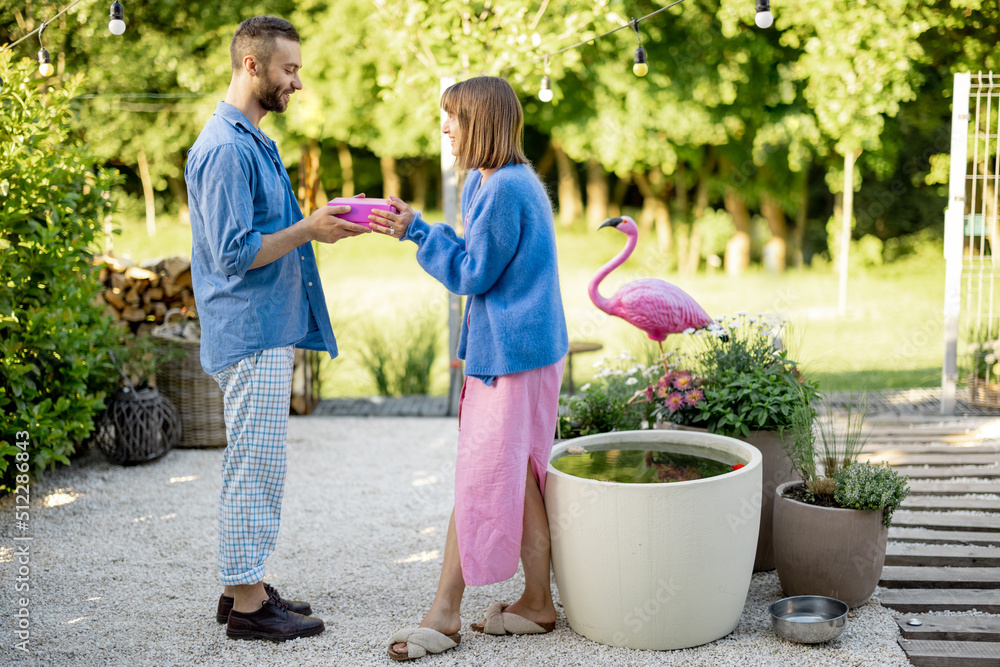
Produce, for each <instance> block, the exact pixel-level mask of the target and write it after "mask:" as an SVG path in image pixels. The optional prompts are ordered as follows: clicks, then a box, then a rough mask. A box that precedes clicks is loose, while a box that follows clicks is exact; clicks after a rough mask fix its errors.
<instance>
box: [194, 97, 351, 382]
mask: <svg viewBox="0 0 1000 667" xmlns="http://www.w3.org/2000/svg"><path fill="white" fill-rule="evenodd" d="M184 178H185V180H186V181H187V187H188V207H189V209H190V213H191V233H192V236H193V248H192V250H191V277H192V280H193V283H194V296H195V302H196V303H197V307H198V317H199V319H200V320H201V365H202V366H203V367H204V369H205V372H206V373H209V374H210V375H214V374H216V373H218V372H220V371H222V370H224V369H226V368H228V367H229V366H231V365H233V364H235V363H236V362H238V361H240V360H241V359H244V358H246V357H248V356H250V355H251V354H253V353H254V352H258V351H260V350H266V349H270V348H275V347H284V346H287V345H295V346H297V347H302V348H306V349H309V350H326V351H327V352H329V353H330V356H331V357H335V356H337V341H336V340H335V339H334V336H333V329H332V328H331V327H330V316H329V313H328V312H327V309H326V300H325V298H324V296H323V287H322V285H321V284H320V280H319V270H318V268H317V266H316V257H315V255H314V254H313V250H312V245H311V244H309V243H306V244H303V245H301V246H299V247H298V248H296V249H295V250H294V251H292V252H290V253H288V254H287V255H285V256H284V257H281V258H280V259H278V260H276V261H274V262H271V263H270V264H268V265H266V266H262V267H260V268H256V269H250V265H251V264H253V261H254V259H255V258H256V257H257V252H258V251H259V250H260V248H261V243H262V240H263V239H262V237H263V236H264V235H267V234H274V233H276V232H278V231H281V230H282V229H285V228H286V227H290V226H291V225H293V224H294V223H296V222H298V221H299V220H301V219H302V211H301V209H299V205H298V202H296V201H295V196H294V194H293V191H292V183H291V181H290V180H289V178H288V172H287V171H285V166H284V164H283V163H282V162H281V157H280V156H279V155H278V148H277V146H276V145H275V143H274V141H272V140H271V139H269V138H268V137H266V136H264V134H263V133H262V132H261V131H260V130H259V129H257V128H255V127H254V126H253V123H251V122H250V121H249V120H248V119H247V117H246V116H244V115H243V113H242V112H241V111H240V110H239V109H237V108H236V107H234V106H231V105H229V104H226V103H225V102H219V105H218V107H216V110H215V115H213V116H212V118H211V119H210V120H209V121H208V123H207V124H206V125H205V128H204V129H203V130H202V131H201V135H200V136H199V137H198V140H197V141H195V143H194V146H192V147H191V150H190V151H189V152H188V162H187V167H186V168H185V170H184Z"/></svg>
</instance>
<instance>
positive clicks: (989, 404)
mask: <svg viewBox="0 0 1000 667" xmlns="http://www.w3.org/2000/svg"><path fill="white" fill-rule="evenodd" d="M969 403H971V404H972V405H975V406H977V407H980V408H1000V383H996V382H988V381H986V380H984V379H983V378H981V377H979V376H977V375H975V374H973V375H972V376H970V377H969Z"/></svg>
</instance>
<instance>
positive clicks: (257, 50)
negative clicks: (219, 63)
mask: <svg viewBox="0 0 1000 667" xmlns="http://www.w3.org/2000/svg"><path fill="white" fill-rule="evenodd" d="M279 37H281V38H282V39H288V40H291V41H293V42H298V41H299V33H298V31H297V30H296V29H295V26H293V25H292V24H291V23H289V22H288V21H286V20H285V19H280V18H278V17H277V16H254V17H253V18H249V19H247V20H246V21H244V22H243V23H241V24H240V27H239V28H237V29H236V34H235V35H233V41H232V43H231V44H230V45H229V55H230V57H231V58H232V61H233V71H236V70H239V69H242V67H243V59H244V58H246V57H247V56H248V55H253V56H255V57H256V58H257V61H258V62H259V63H260V65H261V66H262V67H267V66H268V65H270V64H271V55H272V54H273V53H274V42H275V40H277V39H278V38H279Z"/></svg>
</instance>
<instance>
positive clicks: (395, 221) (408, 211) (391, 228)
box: [368, 197, 413, 239]
mask: <svg viewBox="0 0 1000 667" xmlns="http://www.w3.org/2000/svg"><path fill="white" fill-rule="evenodd" d="M389 203H390V204H392V206H393V207H394V208H395V209H396V210H397V211H399V213H393V212H392V211H383V210H382V209H377V208H376V209H373V210H372V214H371V215H369V216H368V219H369V220H371V221H372V222H373V223H375V224H374V225H372V226H371V229H372V231H373V232H378V233H379V234H385V235H386V236H395V237H396V238H397V239H401V238H403V235H404V234H406V229H407V228H408V227H409V226H410V223H411V222H413V209H412V208H410V206H409V204H407V203H406V202H405V201H403V200H402V199H399V198H398V197H389Z"/></svg>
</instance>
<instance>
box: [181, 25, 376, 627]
mask: <svg viewBox="0 0 1000 667" xmlns="http://www.w3.org/2000/svg"><path fill="white" fill-rule="evenodd" d="M230 54H231V56H232V66H233V78H232V82H231V83H230V84H229V91H228V93H227V94H226V100H225V102H219V104H218V106H217V108H216V110H215V115H214V116H213V117H212V118H211V120H209V121H208V123H207V124H206V125H205V128H204V129H203V130H202V132H201V135H200V136H199V137H198V140H197V141H196V142H195V144H194V146H192V147H191V150H190V152H189V153H188V163H187V168H186V169H185V172H184V175H185V179H186V181H187V185H188V197H189V208H190V211H191V231H192V235H193V238H194V241H193V249H192V257H191V272H192V277H193V279H194V292H195V300H196V302H197V304H198V315H199V318H200V320H201V330H202V343H201V363H202V366H203V367H204V369H205V372H207V373H209V374H210V375H212V376H214V377H215V379H216V380H217V381H218V383H219V386H220V387H222V390H223V393H224V395H225V419H226V432H227V441H228V446H227V447H226V450H225V453H224V456H223V462H222V494H221V499H220V508H219V557H218V566H219V579H220V581H221V582H222V584H223V585H224V586H225V590H224V592H223V594H222V596H221V597H220V599H219V606H218V610H217V612H216V617H217V619H218V620H219V621H220V622H227V627H226V634H227V635H228V636H229V637H232V638H244V639H251V638H255V639H272V640H286V639H294V638H297V637H307V636H310V635H315V634H319V633H320V632H322V631H323V627H324V626H323V621H321V620H320V619H318V618H313V617H311V616H309V615H308V614H310V613H311V608H310V606H309V605H308V604H307V603H304V602H289V601H286V600H283V599H282V598H281V596H280V595H279V594H278V592H277V591H276V590H274V589H273V588H271V587H270V586H267V585H266V584H264V583H263V581H262V580H263V578H264V561H265V560H266V559H267V557H268V556H270V555H271V553H272V552H273V551H274V544H275V541H276V539H277V536H278V524H279V520H280V516H281V499H282V495H283V492H284V482H285V436H286V432H287V426H288V407H289V400H290V394H291V381H292V358H293V354H294V347H302V348H306V349H311V350H326V351H328V352H329V353H330V356H331V357H334V356H336V354H337V343H336V341H335V339H334V336H333V330H332V329H331V327H330V317H329V314H328V313H327V309H326V301H325V299H324V296H323V289H322V286H321V285H320V279H319V272H318V270H317V267H316V259H315V257H314V255H313V251H312V246H311V245H310V242H311V241H314V240H315V241H321V242H323V243H336V242H337V241H339V240H341V239H344V238H347V237H350V236H357V235H358V234H364V233H367V232H369V231H370V230H369V229H368V228H366V227H364V226H361V225H356V224H354V223H351V222H348V221H346V220H341V219H340V218H337V217H336V216H337V214H342V213H346V212H347V211H349V210H350V207H348V206H336V207H332V206H324V207H322V208H321V209H320V210H318V211H316V212H315V213H313V214H312V215H310V216H309V217H307V218H303V216H302V212H301V210H300V209H299V206H298V204H297V202H296V201H295V197H294V195H293V192H292V185H291V181H290V180H289V178H288V174H287V172H286V171H285V168H284V166H283V164H282V162H281V157H280V156H279V155H278V150H277V146H276V145H275V143H274V142H273V141H272V140H271V139H269V138H268V137H266V136H265V135H264V133H263V132H261V130H260V121H261V119H262V118H263V117H264V116H265V115H266V114H267V113H268V112H269V111H273V112H275V113H283V112H284V111H285V109H286V108H287V107H288V101H289V99H290V98H291V96H292V94H294V93H295V91H297V90H301V89H302V83H301V82H300V81H299V75H298V72H299V69H300V68H301V66H302V52H301V49H300V47H299V35H298V32H296V30H295V28H294V27H293V26H292V24H291V23H289V22H288V21H285V20H284V19H280V18H275V17H272V16H257V17H254V18H251V19H247V20H246V21H244V22H243V23H241V24H240V27H239V28H238V29H237V30H236V34H235V35H234V36H233V41H232V44H231V45H230Z"/></svg>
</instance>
